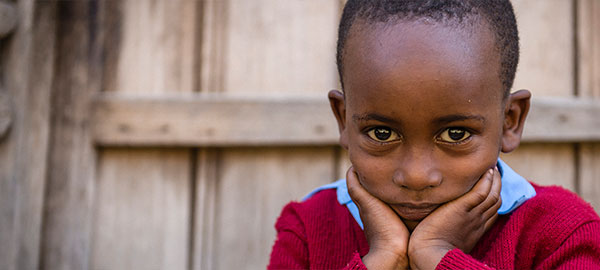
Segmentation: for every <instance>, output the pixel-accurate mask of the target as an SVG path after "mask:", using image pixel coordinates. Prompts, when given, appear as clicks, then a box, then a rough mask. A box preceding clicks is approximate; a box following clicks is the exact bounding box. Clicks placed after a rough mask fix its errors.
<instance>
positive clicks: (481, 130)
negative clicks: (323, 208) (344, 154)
mask: <svg viewBox="0 0 600 270" xmlns="http://www.w3.org/2000/svg"><path fill="white" fill-rule="evenodd" d="M353 27H354V26H353ZM362 30H363V31H356V29H354V31H353V32H352V33H351V35H350V36H349V38H348V41H347V45H346V52H345V55H344V74H343V76H344V86H345V98H344V97H342V96H341V94H340V93H339V92H338V93H337V95H339V97H342V98H339V97H338V98H337V99H336V98H335V95H336V94H335V93H334V94H333V95H334V96H333V97H332V95H331V94H330V98H331V99H332V100H331V102H332V107H333V109H334V113H336V116H338V122H339V124H340V130H341V143H342V145H343V146H344V147H345V148H346V149H347V150H348V153H349V156H350V160H351V161H352V164H353V166H354V168H355V170H356V172H357V173H358V175H359V179H360V182H361V184H362V185H363V186H364V188H365V189H366V190H367V191H369V192H370V193H371V194H373V195H374V196H376V197H377V198H379V199H381V200H382V201H384V202H386V203H388V204H389V205H390V206H391V207H392V208H393V209H394V211H395V212H396V213H397V214H398V215H399V216H400V217H401V218H402V219H403V220H404V221H405V222H406V223H407V225H408V226H409V227H414V226H415V224H416V223H418V222H419V221H420V220H422V219H423V218H425V217H426V216H427V215H428V214H430V213H431V212H432V211H433V210H435V209H436V208H437V207H438V206H440V205H441V204H444V203H446V202H448V201H451V200H453V199H456V198H458V197H459V196H461V195H463V194H465V193H466V192H467V191H468V190H470V189H471V187H472V186H473V185H474V184H475V183H476V181H477V180H478V179H479V178H480V177H481V176H482V175H483V174H484V173H485V172H486V170H487V169H489V168H493V167H494V166H495V164H496V159H497V158H498V154H499V152H500V151H501V150H502V142H503V141H502V137H503V125H504V124H505V123H504V122H505V113H506V111H505V109H506V108H507V106H504V105H503V104H504V103H503V95H502V93H503V92H502V82H501V80H500V59H499V54H498V53H497V51H496V50H495V49H494V38H493V36H492V33H491V32H490V31H489V30H487V28H484V27H483V26H474V27H471V28H470V29H469V28H467V29H460V27H449V26H440V25H436V24H423V23H420V22H400V23H392V24H388V25H385V26H383V25H377V26H369V27H367V28H363V29H362Z"/></svg>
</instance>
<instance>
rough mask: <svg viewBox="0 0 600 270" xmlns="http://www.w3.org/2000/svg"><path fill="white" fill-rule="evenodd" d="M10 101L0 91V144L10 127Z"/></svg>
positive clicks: (11, 112) (11, 110) (11, 109)
mask: <svg viewBox="0 0 600 270" xmlns="http://www.w3.org/2000/svg"><path fill="white" fill-rule="evenodd" d="M10 103H11V100H10V97H9V96H8V94H5V93H4V90H1V91H0V142H2V139H4V137H5V136H6V135H7V134H8V131H9V130H10V126H11V125H12V121H13V120H12V118H13V115H12V114H13V107H12V105H11V104H10Z"/></svg>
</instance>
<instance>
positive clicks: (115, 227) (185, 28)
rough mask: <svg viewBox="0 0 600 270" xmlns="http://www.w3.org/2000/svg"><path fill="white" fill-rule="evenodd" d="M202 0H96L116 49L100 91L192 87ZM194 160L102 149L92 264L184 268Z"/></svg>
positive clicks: (153, 92) (164, 152)
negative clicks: (112, 28)
mask: <svg viewBox="0 0 600 270" xmlns="http://www.w3.org/2000/svg"><path fill="white" fill-rule="evenodd" d="M200 3H201V1H137V0H134V1H120V2H119V1H117V2H115V1H100V2H99V5H100V7H101V8H103V9H104V16H105V18H104V19H105V20H106V22H104V23H103V24H101V27H102V28H104V29H107V31H108V32H105V36H104V37H103V39H104V42H105V43H104V46H105V48H107V49H111V48H116V49H117V52H118V53H112V54H110V55H109V60H110V61H109V62H107V63H106V65H105V66H104V67H103V72H104V74H105V76H103V81H102V86H103V90H104V91H106V92H116V93H119V94H120V93H125V94H129V95H133V94H135V95H137V96H140V97H144V96H157V95H163V94H165V93H168V92H171V93H172V92H175V91H177V92H184V93H190V92H192V91H194V84H195V76H194V73H195V72H196V71H195V65H194V54H195V47H196V45H197V44H196V36H195V29H196V23H197V20H198V18H197V17H196V16H197V12H198V8H197V6H198V5H199V4H200ZM115 21H116V22H119V23H114V22H115ZM111 25H112V26H113V27H117V30H110V29H109V27H111ZM109 30H110V31H109ZM108 41H115V42H116V43H118V44H117V45H116V46H115V45H112V44H107V43H106V42H108ZM111 71H112V72H113V73H110V72H111ZM192 160H193V157H192V155H191V154H190V153H189V150H178V151H173V150H169V149H154V150H148V151H140V152H138V151H136V150H133V149H112V148H111V149H109V148H107V149H103V151H101V152H100V153H99V155H98V163H99V164H100V165H101V166H100V167H99V168H98V175H99V177H101V178H99V181H102V182H99V183H98V187H97V188H98V194H97V198H98V203H97V204H96V206H95V212H96V213H97V217H96V219H95V227H94V228H95V230H94V237H95V238H94V241H93V243H92V250H93V257H92V259H93V261H92V262H91V265H90V268H91V269H167V268H168V269H187V268H189V263H190V259H189V252H190V248H191V246H192V245H191V244H192V241H193V240H191V239H192V238H193V235H191V225H190V224H191V222H192V221H191V220H192V217H191V214H192V210H191V205H192V197H191V196H190V194H193V190H192V186H193V185H192V184H191V183H192V181H193V179H192V178H193V173H192V170H193V169H192V164H191V163H192ZM122 176H123V177H125V178H126V179H123V178H121V177H122ZM104 201H116V202H122V203H115V204H110V203H101V202H104ZM152 205H154V206H153V207H152V208H149V206H152ZM105 217H106V218H105ZM144 224H146V225H147V227H145V228H142V227H143V226H146V225H144ZM113 234H114V236H113ZM127 235H131V236H127ZM138 238H141V239H143V240H141V239H138ZM136 239H137V240H136Z"/></svg>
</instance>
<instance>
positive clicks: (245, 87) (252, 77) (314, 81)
mask: <svg viewBox="0 0 600 270" xmlns="http://www.w3.org/2000/svg"><path fill="white" fill-rule="evenodd" d="M224 2H228V6H227V7H228V9H227V15H226V16H225V17H226V18H227V19H228V20H227V21H226V22H224V23H225V25H226V26H227V29H226V37H225V38H226V43H225V44H224V47H225V48H226V49H225V51H224V52H223V59H222V61H223V62H224V69H223V74H224V76H226V77H225V78H224V84H223V87H224V91H225V92H228V93H231V92H238V91H246V92H250V93H252V92H253V93H260V94H281V93H295V94H307V93H318V94H322V95H323V96H325V95H326V93H327V90H329V89H331V88H334V87H336V86H337V77H336V69H335V41H336V24H337V20H338V12H339V7H338V3H336V1H325V2H320V1H301V0H291V1H276V0H257V1H243V0H229V1H224Z"/></svg>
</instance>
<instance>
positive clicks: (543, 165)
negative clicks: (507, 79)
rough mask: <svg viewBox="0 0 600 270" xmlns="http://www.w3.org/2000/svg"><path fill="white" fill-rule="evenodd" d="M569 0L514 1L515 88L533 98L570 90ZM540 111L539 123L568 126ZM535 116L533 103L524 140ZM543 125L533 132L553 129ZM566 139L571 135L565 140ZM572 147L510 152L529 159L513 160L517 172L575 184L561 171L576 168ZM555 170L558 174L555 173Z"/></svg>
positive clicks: (544, 146) (569, 94)
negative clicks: (516, 34)
mask: <svg viewBox="0 0 600 270" xmlns="http://www.w3.org/2000/svg"><path fill="white" fill-rule="evenodd" d="M573 1H574V0H548V1H528V0H514V1H512V3H513V5H514V8H515V13H516V15H517V25H518V27H519V36H520V39H521V54H520V63H519V66H518V69H517V74H516V78H515V83H514V87H513V89H514V90H517V89H523V88H524V89H529V90H530V91H531V92H532V93H533V100H534V101H535V100H538V99H540V98H541V97H548V96H553V97H561V98H570V97H572V96H573V94H574V90H575V89H574V81H575V80H574V77H575V76H574V74H575V70H574V62H575V61H574V59H573V56H574V42H573V35H574V27H573V22H574V20H575V19H574V18H573V14H574V12H573V11H574V10H573V6H574V5H573ZM538 116H539V118H538V119H541V121H542V122H544V121H555V123H556V125H555V126H554V129H556V130H558V129H562V128H564V127H566V126H564V125H563V124H562V123H561V122H560V118H562V117H561V116H560V115H551V116H546V115H545V114H544V113H541V114H539V115H538ZM557 117H558V118H557ZM537 121H538V120H536V113H535V108H534V110H533V111H532V113H531V115H530V117H529V119H528V121H527V122H526V124H525V128H526V129H525V131H524V133H525V134H524V136H525V137H524V138H523V139H524V140H525V141H528V134H530V135H534V134H532V132H530V131H531V130H537V129H536V128H534V127H533V126H534V125H537ZM542 122H540V123H542ZM548 124H550V123H548ZM544 127H545V128H542V129H540V132H538V133H537V134H540V136H546V135H542V134H543V133H545V132H547V133H548V134H553V133H554V131H555V130H553V129H552V127H550V126H547V125H545V126H544ZM547 136H549V137H551V136H552V135H547ZM573 140H575V141H576V140H580V138H573ZM573 140H571V141H573ZM539 141H540V140H538V142H539ZM551 141H552V140H546V141H541V142H551ZM566 141H569V140H565V141H564V142H566ZM569 148H571V149H569ZM572 148H573V146H569V145H563V144H560V145H557V144H544V143H542V144H538V145H537V146H535V145H534V146H531V147H528V146H527V145H524V146H523V147H521V148H520V149H518V150H517V151H516V152H515V153H512V154H510V155H509V156H511V157H512V159H514V160H524V161H528V164H530V165H531V166H519V164H520V163H518V162H517V163H514V162H513V163H514V166H515V167H518V168H516V169H517V172H519V173H521V174H523V175H525V176H526V177H527V178H528V179H530V180H533V181H538V182H540V183H555V184H561V185H564V186H566V187H573V186H576V185H575V174H574V173H573V174H571V173H568V174H565V172H573V171H575V167H576V164H575V163H576V161H575V156H574V155H573V151H574V149H572ZM548 157H556V158H548ZM511 165H513V164H511ZM557 175H560V176H562V177H560V178H557V177H556V176H557ZM531 177H533V179H531ZM546 179H549V180H546ZM555 180H556V181H555ZM557 181H558V182H557Z"/></svg>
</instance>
